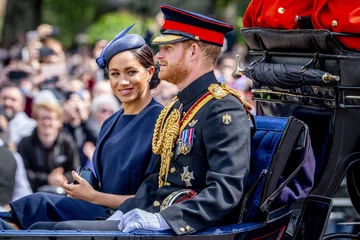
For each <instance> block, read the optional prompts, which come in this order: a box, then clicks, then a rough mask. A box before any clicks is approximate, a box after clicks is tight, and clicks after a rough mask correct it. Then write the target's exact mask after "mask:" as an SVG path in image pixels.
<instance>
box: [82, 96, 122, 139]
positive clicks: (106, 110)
mask: <svg viewBox="0 0 360 240" xmlns="http://www.w3.org/2000/svg"><path fill="white" fill-rule="evenodd" d="M119 109H120V104H119V102H118V101H117V100H116V99H115V96H113V95H110V96H109V95H99V96H97V97H95V98H94V99H93V101H92V104H91V115H90V118H89V120H88V121H87V125H88V126H89V129H90V130H91V131H92V132H93V135H94V136H96V137H98V135H99V131H100V127H101V125H102V124H103V123H104V121H105V120H106V119H107V118H108V117H110V116H111V115H112V114H113V113H114V112H116V111H117V110H119Z"/></svg>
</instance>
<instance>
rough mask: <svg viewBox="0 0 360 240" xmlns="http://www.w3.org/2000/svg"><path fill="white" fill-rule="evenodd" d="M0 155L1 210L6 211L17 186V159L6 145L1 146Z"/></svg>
mask: <svg viewBox="0 0 360 240" xmlns="http://www.w3.org/2000/svg"><path fill="white" fill-rule="evenodd" d="M0 155H1V158H0V192H1V194H0V211H1V210H5V211H6V210H9V209H8V204H9V203H10V202H11V200H12V194H13V191H14V187H15V172H16V161H15V158H14V156H13V155H12V154H11V152H10V151H9V150H8V149H7V148H6V147H4V146H1V147H0Z"/></svg>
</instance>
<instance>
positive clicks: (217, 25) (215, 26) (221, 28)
mask: <svg viewBox="0 0 360 240" xmlns="http://www.w3.org/2000/svg"><path fill="white" fill-rule="evenodd" d="M160 9H161V11H162V12H163V13H164V21H163V25H162V27H161V30H160V32H161V35H160V36H158V37H156V38H155V39H154V40H153V41H152V43H153V44H168V43H175V42H181V41H185V40H189V39H193V40H197V41H201V42H206V43H209V44H213V45H217V46H222V45H223V44H224V36H225V34H226V33H227V32H230V31H232V30H233V29H234V26H232V25H230V24H228V23H225V22H221V21H218V20H215V19H212V18H209V17H207V16H204V15H201V14H198V13H193V12H189V11H186V10H183V9H180V8H176V7H173V6H169V5H161V6H160Z"/></svg>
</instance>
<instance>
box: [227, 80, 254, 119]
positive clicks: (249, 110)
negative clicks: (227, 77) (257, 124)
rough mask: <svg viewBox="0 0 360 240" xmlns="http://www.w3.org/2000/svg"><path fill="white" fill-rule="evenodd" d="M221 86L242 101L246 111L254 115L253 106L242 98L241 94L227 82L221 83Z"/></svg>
mask: <svg viewBox="0 0 360 240" xmlns="http://www.w3.org/2000/svg"><path fill="white" fill-rule="evenodd" d="M221 88H222V89H224V90H225V91H226V92H228V93H229V94H231V95H233V96H234V97H236V98H237V99H239V101H240V102H241V104H242V105H243V106H244V108H245V110H246V112H247V114H248V115H252V112H251V110H252V107H251V106H250V105H249V104H248V103H247V102H246V101H245V100H244V99H242V97H241V96H240V94H239V93H238V92H237V91H236V90H235V89H233V88H231V87H229V86H227V85H226V84H225V83H222V84H221Z"/></svg>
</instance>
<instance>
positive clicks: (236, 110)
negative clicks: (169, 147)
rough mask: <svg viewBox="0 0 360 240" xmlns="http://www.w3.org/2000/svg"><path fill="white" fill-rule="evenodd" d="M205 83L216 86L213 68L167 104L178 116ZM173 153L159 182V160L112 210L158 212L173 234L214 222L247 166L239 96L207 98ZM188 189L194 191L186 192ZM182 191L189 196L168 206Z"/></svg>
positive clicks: (233, 197) (234, 197) (227, 207)
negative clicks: (130, 195) (171, 104)
mask: <svg viewBox="0 0 360 240" xmlns="http://www.w3.org/2000/svg"><path fill="white" fill-rule="evenodd" d="M211 84H217V86H219V85H218V82H217V80H216V78H215V76H214V73H213V72H209V73H207V74H205V75H203V76H202V77H200V78H199V79H197V80H195V81H194V82H193V83H192V84H190V85H189V86H188V87H186V88H185V89H184V90H183V91H181V92H180V93H179V94H178V101H177V102H176V103H175V104H174V107H173V108H174V109H179V111H180V112H181V117H183V116H184V115H185V114H186V113H187V112H188V111H189V109H190V108H191V107H192V106H193V105H194V104H195V103H196V102H197V101H198V100H199V99H200V98H201V97H203V95H204V94H205V93H206V92H208V91H209V90H208V88H209V86H210V85H211ZM173 153H174V155H173V157H172V159H171V161H170V166H169V167H168V170H169V171H168V173H167V180H166V179H165V176H166V174H165V175H163V176H162V181H163V182H164V184H163V186H162V187H160V188H159V185H158V184H159V181H158V180H159V179H158V176H159V168H160V161H159V162H158V166H157V168H156V169H155V171H154V172H155V173H154V174H153V175H151V176H150V177H149V178H148V179H147V180H146V181H145V182H144V183H143V184H142V185H141V187H140V188H139V190H138V192H137V194H136V196H135V197H134V198H133V199H129V200H127V201H126V202H124V203H123V204H122V205H120V206H119V208H118V209H119V210H121V211H122V212H124V213H126V212H128V211H130V210H132V209H134V208H140V209H144V210H146V211H149V212H159V211H160V214H161V215H162V217H163V218H164V219H165V220H166V222H167V223H168V224H169V225H170V227H171V228H172V230H173V231H174V232H175V233H176V234H177V235H181V234H190V233H194V232H195V231H198V230H200V229H203V228H204V227H206V226H209V225H213V224H216V223H219V221H220V220H221V219H222V217H223V216H225V214H227V213H229V211H231V210H232V209H233V208H234V207H235V206H236V205H237V204H238V203H239V201H240V199H241V196H242V194H243V190H244V179H245V177H246V176H247V173H248V171H249V162H250V127H249V121H248V116H247V113H246V111H245V110H244V108H243V106H242V104H241V103H240V102H239V100H238V99H237V98H236V97H234V96H232V95H230V94H227V95H226V96H224V97H223V98H221V99H216V98H212V99H211V100H210V101H208V102H207V103H206V104H205V105H204V106H202V107H201V109H200V110H199V111H198V112H197V113H196V115H195V116H194V117H193V119H192V120H191V121H190V122H189V123H188V124H187V125H186V126H185V127H184V130H183V131H182V132H181V133H180V134H179V138H178V140H177V141H176V144H175V146H174V148H173ZM189 190H193V191H194V192H196V194H197V195H196V196H195V197H194V196H193V195H194V194H193V195H191V194H190V196H189V193H188V191H189ZM182 192H183V194H182ZM194 192H192V193H194ZM184 195H185V199H187V198H192V197H193V198H192V199H189V200H185V201H182V202H179V203H176V204H173V205H171V206H168V205H170V203H171V201H173V202H175V201H176V200H178V199H179V198H181V197H184Z"/></svg>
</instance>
